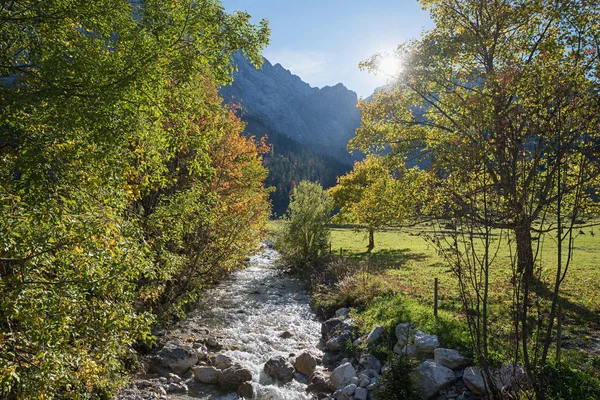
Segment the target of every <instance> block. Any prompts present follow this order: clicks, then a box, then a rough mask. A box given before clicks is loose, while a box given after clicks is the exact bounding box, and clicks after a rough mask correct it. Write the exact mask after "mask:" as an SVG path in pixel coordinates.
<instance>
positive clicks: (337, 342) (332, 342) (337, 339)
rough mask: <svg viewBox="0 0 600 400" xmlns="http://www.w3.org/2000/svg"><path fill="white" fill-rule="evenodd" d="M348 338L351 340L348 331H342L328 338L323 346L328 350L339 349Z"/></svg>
mask: <svg viewBox="0 0 600 400" xmlns="http://www.w3.org/2000/svg"><path fill="white" fill-rule="evenodd" d="M349 340H352V335H351V334H350V332H349V331H342V332H341V333H340V334H338V335H336V336H333V337H332V338H331V339H329V340H328V341H327V343H325V348H326V349H327V350H329V351H336V352H337V351H341V350H342V349H343V348H344V346H345V345H346V342H348V341H349Z"/></svg>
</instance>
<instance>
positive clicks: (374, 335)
mask: <svg viewBox="0 0 600 400" xmlns="http://www.w3.org/2000/svg"><path fill="white" fill-rule="evenodd" d="M384 333H385V328H384V327H383V326H381V325H377V326H376V327H375V328H373V330H372V331H371V333H369V335H368V336H367V339H366V342H367V344H368V345H373V344H375V343H377V342H379V341H380V340H381V339H382V338H383V334H384Z"/></svg>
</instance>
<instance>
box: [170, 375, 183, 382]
mask: <svg viewBox="0 0 600 400" xmlns="http://www.w3.org/2000/svg"><path fill="white" fill-rule="evenodd" d="M182 381H183V379H181V377H180V376H179V375H177V374H173V373H171V374H169V383H181V382H182Z"/></svg>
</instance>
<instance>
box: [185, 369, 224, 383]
mask: <svg viewBox="0 0 600 400" xmlns="http://www.w3.org/2000/svg"><path fill="white" fill-rule="evenodd" d="M192 371H193V372H194V379H196V380H197V381H199V382H202V383H206V384H209V385H215V384H217V383H218V382H219V374H220V373H221V371H219V370H218V369H216V368H215V367H210V366H203V367H193V368H192Z"/></svg>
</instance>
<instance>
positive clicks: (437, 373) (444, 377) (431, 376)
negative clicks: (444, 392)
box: [414, 360, 456, 400]
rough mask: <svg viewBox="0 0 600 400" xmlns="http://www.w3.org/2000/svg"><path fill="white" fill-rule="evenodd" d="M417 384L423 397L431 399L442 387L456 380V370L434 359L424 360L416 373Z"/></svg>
mask: <svg viewBox="0 0 600 400" xmlns="http://www.w3.org/2000/svg"><path fill="white" fill-rule="evenodd" d="M414 379H415V381H416V384H417V386H418V387H419V389H420V390H421V393H422V394H423V397H424V398H425V399H426V400H427V399H431V398H432V397H434V396H435V395H436V394H437V393H438V392H439V391H440V389H443V388H445V387H447V386H449V385H451V384H452V383H454V382H455V381H456V376H455V375H454V371H452V370H451V369H450V368H447V367H444V366H443V365H440V364H437V363H435V362H434V361H432V360H425V361H423V362H422V363H421V364H420V365H419V367H418V368H417V370H416V371H415V374H414Z"/></svg>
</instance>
